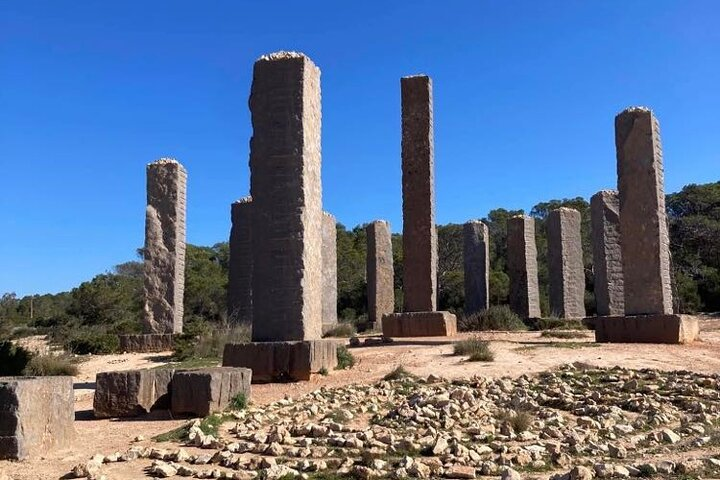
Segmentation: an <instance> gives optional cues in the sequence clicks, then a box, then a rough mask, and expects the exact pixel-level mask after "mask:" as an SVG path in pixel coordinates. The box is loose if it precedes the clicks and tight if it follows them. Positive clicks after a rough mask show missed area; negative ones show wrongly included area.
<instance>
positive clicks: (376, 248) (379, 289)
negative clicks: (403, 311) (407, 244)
mask: <svg viewBox="0 0 720 480" xmlns="http://www.w3.org/2000/svg"><path fill="white" fill-rule="evenodd" d="M365 233H366V235H367V260H366V264H365V265H366V269H367V270H366V273H367V297H368V321H369V322H370V323H371V324H372V326H374V327H380V328H382V317H383V315H385V314H388V313H393V311H394V310H395V281H394V279H395V270H394V268H393V252H392V236H391V234H390V224H389V223H388V222H386V221H383V220H375V221H374V222H372V223H370V224H369V225H368V226H367V227H365Z"/></svg>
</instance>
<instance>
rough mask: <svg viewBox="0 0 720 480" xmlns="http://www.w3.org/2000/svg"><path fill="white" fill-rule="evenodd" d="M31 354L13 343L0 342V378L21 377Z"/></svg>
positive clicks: (7, 341)
mask: <svg viewBox="0 0 720 480" xmlns="http://www.w3.org/2000/svg"><path fill="white" fill-rule="evenodd" d="M31 358H32V354H31V353H30V352H28V351H27V350H25V349H24V348H22V347H19V346H17V345H15V344H14V343H13V342H11V341H9V340H6V341H3V342H0V377H13V376H17V375H22V373H23V371H24V370H25V367H26V366H27V364H28V363H29V362H30V359H31Z"/></svg>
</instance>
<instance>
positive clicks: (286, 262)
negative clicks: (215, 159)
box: [250, 52, 322, 342]
mask: <svg viewBox="0 0 720 480" xmlns="http://www.w3.org/2000/svg"><path fill="white" fill-rule="evenodd" d="M250 112H251V117H252V125H253V136H252V139H251V140H250V193H251V195H252V199H253V207H252V208H253V215H252V218H253V220H252V236H253V241H252V252H253V265H254V268H253V282H252V287H253V288H252V291H253V332H252V338H253V341H256V342H263V341H280V340H313V339H318V338H320V336H321V329H322V233H321V232H322V187H321V181H320V121H321V120H320V115H321V113H320V69H318V68H317V67H316V66H315V64H314V63H313V62H312V61H311V60H310V59H309V58H308V57H306V56H305V55H303V54H299V53H294V52H278V53H273V54H271V55H267V56H263V57H261V58H260V59H259V60H258V61H257V62H255V68H254V71H253V82H252V89H251V93H250Z"/></svg>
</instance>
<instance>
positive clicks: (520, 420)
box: [498, 410, 534, 433]
mask: <svg viewBox="0 0 720 480" xmlns="http://www.w3.org/2000/svg"><path fill="white" fill-rule="evenodd" d="M498 420H500V421H501V422H504V423H507V424H508V425H510V426H511V427H512V429H513V431H514V432H515V433H521V432H524V431H525V430H527V429H528V428H530V426H531V425H532V423H533V420H534V417H533V415H532V414H531V413H530V412H527V411H524V410H519V411H517V412H515V413H512V414H507V413H503V414H501V415H499V416H498Z"/></svg>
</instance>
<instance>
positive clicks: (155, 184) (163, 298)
mask: <svg viewBox="0 0 720 480" xmlns="http://www.w3.org/2000/svg"><path fill="white" fill-rule="evenodd" d="M186 196H187V173H186V172H185V168H183V166H182V165H180V164H179V163H178V162H176V161H175V160H172V159H165V158H163V159H160V160H158V161H156V162H153V163H150V164H148V166H147V208H146V210H145V250H144V252H145V253H144V257H145V258H144V260H145V261H144V270H145V305H144V309H143V328H144V330H145V333H181V332H182V322H183V292H184V290H185V205H186Z"/></svg>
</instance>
